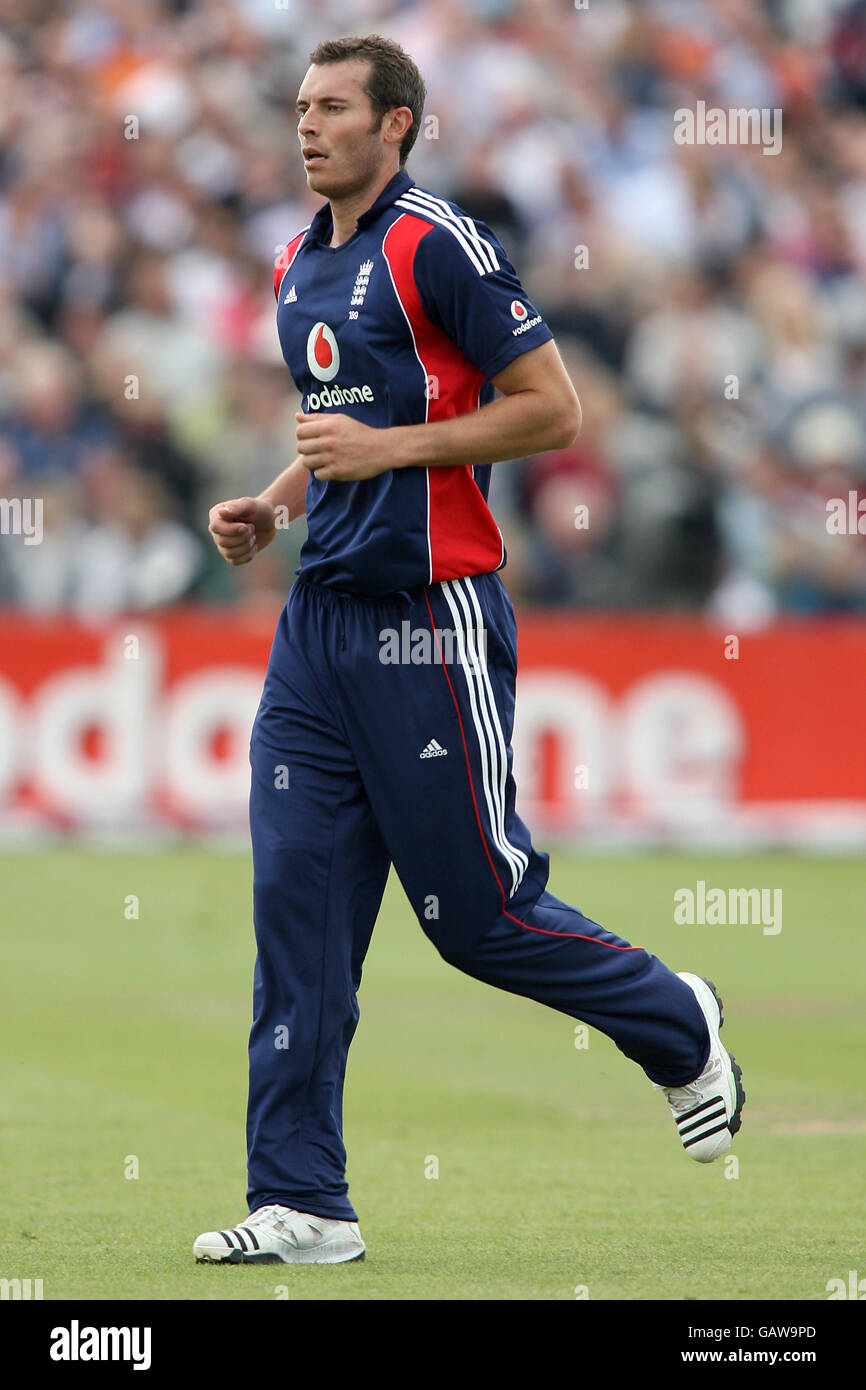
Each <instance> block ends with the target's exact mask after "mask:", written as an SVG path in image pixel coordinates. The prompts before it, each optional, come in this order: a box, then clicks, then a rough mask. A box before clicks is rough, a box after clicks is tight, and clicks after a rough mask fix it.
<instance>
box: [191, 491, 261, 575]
mask: <svg viewBox="0 0 866 1390" xmlns="http://www.w3.org/2000/svg"><path fill="white" fill-rule="evenodd" d="M208 530H209V531H210V533H211V535H212V536H213V539H214V545H215V546H216V548H217V550H218V551H219V553H220V555H221V556H222V557H223V559H224V560H225V561H226V562H227V564H229V565H248V564H249V562H250V560H251V559H252V558H253V556H254V555H255V554H256V553H257V552H258V551H259V550H264V548H265V546H266V545H270V543H271V541H272V540H273V539H274V536H275V535H276V534H277V528H276V525H275V524H274V508H273V506H272V505H271V503H270V502H265V501H264V500H263V499H262V498H261V497H235V498H234V499H233V500H232V501H231V502H217V504H216V506H215V507H211V509H210V522H209V525H208Z"/></svg>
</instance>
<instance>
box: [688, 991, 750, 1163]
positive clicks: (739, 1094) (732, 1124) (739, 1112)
mask: <svg viewBox="0 0 866 1390" xmlns="http://www.w3.org/2000/svg"><path fill="white" fill-rule="evenodd" d="M698 979H699V980H703V982H704V984H705V985H706V986H707V987H708V989H709V990H710V993H711V994H712V996H713V998H714V999H715V1001H716V1007H717V1008H718V1011H719V1032H720V1033H721V1031H722V1026H723V1024H724V1022H725V1014H724V1004H723V1003H722V996H721V995H720V994H719V991H718V990H717V989H716V987H715V985H714V984H713V982H712V980H708V979H707V977H706V975H699V976H698ZM725 1051H727V1048H726V1049H725ZM728 1057H729V1058H730V1060H731V1074H732V1076H733V1078H734V1091H735V1095H736V1102H737V1104H736V1107H735V1109H734V1113H733V1115H732V1116H731V1118H730V1120H729V1121H728V1129H729V1130H730V1132H731V1138H733V1136H734V1135H735V1134H736V1133H737V1131H738V1130H739V1128H740V1125H741V1124H742V1123H743V1106H744V1105H745V1103H746V1092H745V1090H744V1089H743V1071H742V1067H740V1066H738V1065H737V1060H736V1058H735V1057H733V1056H732V1055H731V1053H730V1052H728Z"/></svg>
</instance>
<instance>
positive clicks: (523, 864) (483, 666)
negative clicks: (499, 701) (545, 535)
mask: <svg viewBox="0 0 866 1390" xmlns="http://www.w3.org/2000/svg"><path fill="white" fill-rule="evenodd" d="M457 587H458V586H457V585H456V584H455V588H457ZM460 588H464V589H466V590H467V592H468V594H469V597H470V599H471V600H472V606H473V608H474V609H475V616H476V619H477V622H478V627H477V631H478V632H480V633H484V618H483V616H482V613H481V605H480V604H479V602H478V595H477V594H476V592H475V586H474V585H473V583H472V581H471V579H463V580H461V581H460ZM482 640H483V639H482ZM481 652H482V654H481V656H480V658H479V662H478V665H479V668H480V671H481V680H482V683H483V685H484V688H485V689H486V691H487V698H488V701H489V705H490V718H491V722H492V724H493V730H494V737H495V740H496V744H497V746H498V751H499V759H498V764H499V788H498V790H499V795H498V798H497V802H498V805H499V815H500V827H501V830H502V839H503V842H504V843H505V844H506V845H508V847H509V849H510V850H511V853H512V854H513V855H514V856H515V858H516V860H517V864H518V877H517V883H516V884H515V885H514V886H515V888H517V885H518V884H519V883H520V880H521V879H522V878H523V875H524V873H525V872H526V870H527V869H528V868H529V855H528V854H527V853H526V851H525V850H522V849H520V848H518V846H517V845H514V844H512V843H511V841H510V840H509V839H508V836H507V835H506V833H505V781H506V777H507V775H508V758H507V756H506V752H505V735H504V734H503V732H502V723H501V721H500V718H499V710H498V709H497V707H496V701H495V699H494V698H493V688H492V686H491V684H490V676H489V675H488V672H487V651H486V648H484V647H482V649H481Z"/></svg>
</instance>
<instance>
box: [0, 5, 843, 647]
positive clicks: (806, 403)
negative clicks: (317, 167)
mask: <svg viewBox="0 0 866 1390" xmlns="http://www.w3.org/2000/svg"><path fill="white" fill-rule="evenodd" d="M352 32H355V33H367V32H381V33H385V34H388V35H390V36H391V37H394V38H396V39H397V40H399V41H400V42H401V43H402V44H403V45H404V47H405V48H406V49H407V51H408V52H409V53H411V55H412V56H413V57H414V59H415V61H416V62H417V63H418V65H419V67H420V68H421V71H422V73H423V75H424V77H425V80H426V82H427V86H428V93H429V95H428V102H427V107H426V113H427V119H426V120H425V124H424V128H423V130H422V133H421V136H420V138H419V140H418V143H417V145H416V148H415V150H414V151H413V153H412V155H411V156H410V159H409V163H408V166H407V169H408V172H409V173H410V174H411V175H412V177H413V178H414V179H415V180H416V181H417V182H418V183H419V184H421V185H422V186H427V187H431V188H433V189H434V190H435V191H436V192H437V193H439V194H441V195H443V196H446V197H449V198H452V199H455V200H456V201H458V202H459V203H461V204H463V206H464V207H465V208H466V209H467V210H468V211H469V212H470V213H471V214H472V215H473V216H475V217H478V218H480V219H483V220H485V221H486V222H488V223H489V225H490V226H491V227H492V228H493V229H494V230H495V231H496V232H497V234H498V235H499V236H500V237H501V239H502V240H503V241H504V243H505V245H506V248H507V250H508V252H509V255H510V257H511V259H512V260H513V262H514V264H515V266H516V268H517V270H518V273H519V274H520V276H521V278H522V280H523V282H524V284H525V286H526V290H527V293H528V295H529V297H530V298H531V299H532V300H533V302H534V303H535V304H536V305H537V307H538V308H539V309H540V310H541V312H542V313H543V314H544V316H545V318H546V319H547V321H548V322H549V324H550V326H551V327H552V329H553V331H554V333H555V334H556V337H557V342H558V344H559V346H560V351H561V352H562V354H563V357H564V358H565V360H566V363H567V365H568V367H569V370H570V372H571V375H572V379H573V381H574V383H575V386H576V388H577V391H578V394H579V396H580V399H581V403H582V406H583V412H584V425H583V430H582V433H581V436H580V437H579V439H578V440H577V441H576V442H575V444H574V445H573V446H572V447H571V448H569V449H566V450H563V451H561V452H558V453H547V454H543V455H540V456H538V457H536V458H528V459H513V460H510V461H507V462H504V463H502V464H500V465H497V467H496V468H495V469H494V480H493V486H492V490H491V500H492V503H493V506H494V510H495V512H496V514H497V518H498V520H499V521H500V524H501V526H502V528H503V531H504V533H505V535H506V542H507V546H508V552H509V564H508V567H507V569H506V570H505V571H504V578H505V580H506V583H507V584H508V587H509V589H510V591H511V593H512V596H513V597H514V598H515V600H519V601H521V602H523V603H525V604H560V605H569V606H582V607H586V608H617V609H623V608H625V609H634V608H653V609H685V610H697V611H702V612H705V613H707V614H709V615H712V616H714V617H716V618H718V619H719V620H721V621H723V622H725V623H731V624H733V623H736V624H738V625H740V626H741V627H742V626H746V625H758V624H760V623H763V622H766V621H768V620H769V619H771V618H772V617H774V616H776V615H780V614H786V613H796V614H824V613H838V612H849V611H857V610H861V611H862V610H863V609H864V608H866V536H860V535H858V534H856V530H855V531H854V533H853V534H851V533H849V534H841V535H840V534H837V533H836V531H835V530H828V526H827V508H826V504H827V501H828V499H832V498H844V499H847V498H848V496H849V494H854V495H855V508H856V501H857V500H858V499H859V498H861V497H866V274H864V272H866V0H856V3H850V0H763V2H762V0H645V2H644V3H626V0H589V3H588V4H584V3H575V0H368V2H367V3H365V4H357V3H352V2H351V0H137V2H136V3H135V4H134V5H131V4H129V2H128V0H69V3H57V0H0V498H7V499H8V498H14V497H16V496H21V497H24V496H27V497H34V496H39V497H41V498H43V499H44V540H43V542H42V544H41V545H25V544H24V543H23V541H22V540H21V539H20V538H16V537H14V536H8V535H2V536H0V601H3V602H12V603H17V604H21V605H25V606H27V607H29V608H31V609H33V610H43V611H44V610H49V609H56V608H61V607H71V608H73V609H76V610H78V611H80V612H82V613H104V612H106V611H111V610H113V609H124V608H127V609H129V608H133V609H134V608H140V609H147V608H153V607H156V606H160V605H162V604H166V603H172V602H176V601H179V600H184V599H186V598H189V597H201V598H205V599H208V600H216V601H222V602H225V603H234V604H255V603H259V602H266V603H268V604H270V603H272V602H273V600H274V598H275V597H276V596H279V595H284V593H285V590H286V588H287V586H288V584H289V583H290V582H291V576H292V572H293V569H294V567H295V566H296V564H297V559H298V552H299V550H300V546H301V544H302V542H303V538H304V528H303V523H297V524H293V526H292V527H290V528H289V529H288V531H287V532H286V533H285V535H283V536H281V537H279V538H278V542H277V543H275V544H274V545H272V546H271V547H270V548H269V549H268V550H267V551H266V552H264V553H263V554H261V555H260V556H258V557H257V559H256V561H255V563H254V564H252V565H248V566H244V567H242V568H240V569H236V570H230V569H228V567H226V566H224V565H223V564H222V562H220V561H219V559H218V557H217V555H216V552H215V550H214V549H213V547H212V545H211V544H210V542H209V540H208V537H207V518H208V511H209V509H210V507H211V506H212V505H213V503H214V502H216V501H219V500H221V499H224V498H228V497H234V496H239V495H245V494H250V493H255V492H258V491H260V490H261V489H262V488H263V487H264V486H265V485H266V484H267V483H268V482H270V481H271V480H272V478H273V477H274V476H276V474H277V473H278V472H279V471H280V470H281V469H282V468H283V467H285V465H286V464H287V463H288V462H290V461H291V459H292V457H293V456H294V453H295V449H294V412H295V410H296V409H297V407H298V398H297V395H296V393H295V390H294V387H293V384H292V381H291V378H290V376H289V374H288V372H287V370H286V368H285V366H284V365H283V363H282V359H281V357H280V355H279V347H278V343H277V338H276V331H275V325H274V301H273V289H272V283H271V267H272V264H273V260H274V256H275V254H276V252H277V251H278V249H279V248H280V247H281V246H282V245H283V244H284V243H285V242H286V241H287V240H288V239H290V237H291V236H293V235H294V233H295V232H296V231H297V230H299V229H300V228H301V227H302V226H304V225H305V224H306V223H307V222H308V221H309V219H310V216H311V213H312V212H314V211H315V209H316V207H317V206H319V202H320V200H319V199H317V198H315V197H314V196H312V195H310V193H309V192H308V190H307V188H306V181H305V178H304V174H303V168H302V165H301V163H300V160H299V158H298V142H297V135H296V131H295V125H296V117H295V114H294V100H295V96H296V94H297V89H298V86H299V83H300V80H301V78H302V76H303V74H304V72H305V70H306V66H307V54H308V53H309V51H310V49H311V48H312V47H313V46H314V45H315V43H316V42H317V41H318V40H319V39H321V38H323V37H336V36H338V35H340V34H344V33H352ZM698 101H703V102H705V103H706V104H707V106H708V107H718V108H722V109H724V110H726V111H727V110H728V109H730V108H734V107H748V108H769V109H771V110H776V109H779V110H781V111H782V113H783V138H782V148H781V151H780V152H779V153H777V154H765V153H764V152H763V150H762V147H761V146H760V145H759V144H728V145H709V144H679V143H677V141H676V140H675V139H674V129H675V119H674V113H675V112H676V111H677V110H679V109H682V108H691V109H694V108H695V107H696V103H697V102H698ZM855 515H856V511H855ZM863 529H864V531H866V517H864V521H863Z"/></svg>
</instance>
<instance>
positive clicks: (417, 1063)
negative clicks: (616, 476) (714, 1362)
mask: <svg viewBox="0 0 866 1390" xmlns="http://www.w3.org/2000/svg"><path fill="white" fill-rule="evenodd" d="M0 873H2V899H0V901H2V908H0V919H2V936H3V957H4V969H3V976H4V978H3V1008H2V1020H0V1027H2V1056H3V1072H4V1076H3V1084H2V1173H3V1193H4V1201H3V1204H2V1205H3V1212H2V1221H0V1251H2V1254H0V1276H2V1277H6V1278H12V1277H18V1278H28V1277H29V1278H31V1279H37V1278H41V1279H42V1280H43V1288H44V1297H45V1298H46V1299H75V1298H97V1299H98V1298H121V1299H127V1298H129V1299H137V1298H158V1299H273V1298H275V1297H276V1296H278V1295H277V1292H276V1291H277V1290H278V1289H279V1288H280V1287H282V1288H283V1289H285V1288H288V1296H289V1297H290V1298H292V1299H326V1298H328V1299H330V1298H334V1299H496V1300H499V1299H574V1298H575V1297H576V1290H577V1289H579V1288H581V1287H585V1288H586V1290H587V1291H588V1296H589V1298H590V1299H731V1300H737V1299H748V1298H762V1299H778V1300H785V1299H795V1298H796V1299H799V1298H805V1299H818V1300H820V1299H826V1297H827V1293H826V1285H827V1281H828V1280H829V1279H832V1278H843V1279H846V1280H847V1278H848V1271H849V1270H852V1269H855V1270H857V1271H858V1272H859V1276H860V1277H864V1276H866V1216H864V1206H866V1204H864V1200H863V1199H864V1188H866V1183H864V1159H863V1154H864V1138H866V1086H864V1057H866V1016H864V1015H866V1010H864V997H866V941H864V935H863V923H862V914H863V901H864V897H866V893H864V888H866V869H864V866H863V864H862V863H859V862H856V861H853V860H840V859H829V858H828V859H815V860H806V859H803V858H797V857H794V856H787V855H773V856H770V855H766V856H759V857H754V858H734V857H718V858H712V857H707V856H702V857H700V858H691V857H685V856H676V855H671V854H659V855H650V856H635V857H628V858H615V859H614V858H611V859H587V860H583V859H575V858H570V857H567V856H565V855H561V854H559V855H555V856H554V857H553V859H552V872H551V887H552V889H553V891H554V892H556V893H557V894H558V896H560V897H564V898H566V899H568V900H569V901H571V902H574V903H576V904H577V905H578V906H579V907H580V908H581V909H582V910H583V911H585V912H586V913H587V914H588V915H590V916H593V917H595V918H596V919H597V920H600V921H602V922H603V923H604V924H605V925H606V926H609V927H610V928H611V929H613V930H615V931H618V932H620V933H621V934H622V935H624V936H626V937H628V938H629V939H630V940H631V941H633V942H635V943H638V944H641V945H645V946H646V947H647V948H648V949H650V950H652V951H654V952H655V953H656V954H657V955H660V956H661V957H662V959H664V960H665V961H666V962H667V963H668V964H669V965H670V966H671V967H672V968H673V969H679V970H681V969H689V970H694V971H697V972H699V973H701V974H706V975H709V976H710V977H711V978H712V979H714V980H715V981H716V983H717V985H718V987H719V989H720V992H721V994H722V996H723V998H724V1000H725V1006H726V1026H725V1033H724V1035H723V1036H724V1037H725V1039H726V1041H727V1043H728V1046H729V1047H730V1048H731V1050H732V1051H733V1052H734V1053H735V1055H736V1056H737V1059H738V1061H739V1062H740V1063H741V1065H742V1067H743V1072H744V1082H745V1087H746V1092H747V1097H748V1099H747V1104H746V1108H745V1112H744V1121H743V1128H742V1130H741V1132H740V1134H739V1135H738V1137H737V1139H736V1140H735V1143H734V1147H733V1149H732V1153H733V1154H735V1155H736V1157H737V1160H738V1165H739V1173H738V1176H736V1177H735V1176H733V1175H732V1171H731V1170H732V1165H731V1164H730V1163H729V1162H726V1161H725V1160H721V1161H719V1162H717V1163H715V1164H712V1165H709V1166H706V1167H704V1166H701V1165H699V1164H696V1163H692V1162H690V1161H689V1160H688V1159H687V1158H686V1156H685V1155H684V1153H683V1152H682V1150H681V1148H680V1145H679V1140H678V1138H677V1135H676V1131H675V1129H674V1126H673V1122H672V1121H671V1119H670V1117H669V1115H668V1110H667V1107H666V1105H665V1103H664V1099H663V1097H662V1096H661V1095H660V1094H658V1093H657V1092H654V1091H653V1090H652V1089H651V1087H650V1084H649V1082H648V1081H647V1079H646V1077H645V1076H644V1075H643V1073H642V1072H641V1071H639V1070H638V1069H637V1068H636V1067H635V1066H634V1065H633V1064H632V1063H630V1062H628V1061H627V1060H626V1059H625V1058H624V1057H623V1056H622V1055H621V1054H620V1053H619V1052H618V1051H617V1050H616V1048H615V1047H614V1046H613V1044H612V1043H610V1042H609V1041H608V1040H607V1039H606V1038H604V1037H603V1036H601V1035H600V1034H598V1033H596V1032H591V1033H590V1036H589V1046H588V1048H586V1049H577V1048H575V1045H574V1042H575V1038H574V1026H575V1025H574V1021H573V1020H571V1019H569V1018H567V1017H566V1016H564V1015H560V1014H556V1013H553V1012H552V1011H550V1010H547V1009H544V1008H542V1007H541V1006H540V1005H537V1004H533V1003H531V1002H529V1001H527V1000H522V999H518V998H515V997H512V996H510V995H506V994H503V993H500V992H498V991H496V990H493V989H491V988H489V987H487V986H484V985H481V984H479V983H477V982H475V981H473V980H470V979H468V978H466V977H465V976H462V975H460V974H458V973H457V972H456V971H455V970H454V969H452V968H451V967H449V966H447V965H445V964H444V962H442V961H441V960H440V959H439V957H438V956H437V955H436V953H435V951H434V950H433V948H432V947H431V946H430V945H429V944H428V942H427V941H426V939H425V938H424V936H423V935H422V933H421V931H420V929H419V927H418V926H417V924H416V922H415V921H414V918H413V917H412V915H411V912H410V911H409V908H408V906H407V904H406V902H405V899H404V898H403V895H402V892H401V891H400V889H399V885H397V884H396V882H392V883H391V885H390V886H389V890H388V896H387V899H386V904H385V907H384V909H383V912H382V915H381V918H380V921H379V924H378V926H377V929H376V932H375V934H374V937H373V945H372V947H371V950H370V954H369V957H368V961H367V967H366V971H365V977H364V982H363V985H362V988H361V995H360V1002H361V1024H360V1028H359V1030H358V1034H357V1037H356V1040H355V1043H354V1046H353V1049H352V1053H351V1056H350V1060H349V1071H348V1083H347V1088H346V1104H345V1137H346V1142H347V1146H348V1150H349V1179H350V1183H351V1194H352V1198H353V1201H354V1203H355V1206H356V1208H357V1210H358V1212H359V1215H360V1219H361V1230H362V1232H363V1235H364V1238H365V1240H366V1242H367V1247H368V1255H367V1259H366V1261H365V1262H364V1263H361V1264H356V1265H346V1266H338V1267H330V1268H329V1267H321V1268H317V1267H315V1266H308V1267H292V1266H265V1267H258V1268H256V1267H252V1266H242V1267H225V1268H216V1267H212V1266H198V1265H196V1264H195V1263H194V1261H193V1259H192V1254H191V1246H192V1241H193V1239H194V1238H195V1236H196V1235H197V1234H198V1232H199V1231H200V1230H203V1229H208V1228H212V1227H214V1226H216V1227H219V1226H225V1225H231V1224H234V1223H235V1222H237V1221H238V1220H240V1219H241V1218H242V1216H243V1215H244V1214H245V1211H246V1205H245V1202H244V1200H243V1196H244V1190H245V1167H244V1161H245V1155H244V1110H245V1101H246V1039H247V1030H248V1027H249V1018H250V987H251V976H252V965H253V941H252V928H251V922H250V868H249V860H248V858H247V857H246V856H245V855H240V854H234V855H233V854H218V853H214V852H206V851H203V850H198V849H195V848H183V849H177V850H167V851H166V850H160V851H154V852H146V853H140V854H98V853H94V852H91V851H89V850H87V849H85V848H82V847H69V848H64V849H60V850H56V851H55V850H52V851H46V852H43V851H39V852H33V853H24V854H6V855H4V856H2V858H0ZM698 878H704V879H706V880H707V882H708V884H711V885H714V884H717V885H725V886H727V885H742V886H752V885H762V886H771V887H780V888H782V890H783V893H784V919H783V929H782V931H781V932H780V933H779V935H777V936H769V935H763V934H762V931H761V928H760V927H759V926H737V927H734V926H727V927H700V926H695V927H687V926H676V925H675V924H674V922H673V908H672V904H673V894H674V890H675V889H676V888H678V887H682V886H692V887H694V885H695V882H696V880H697V879H698ZM130 894H135V895H137V897H138V899H139V904H140V907H139V911H140V915H139V918H138V920H134V919H133V920H128V919H127V918H126V917H125V915H124V902H125V899H126V898H127V896H128V895H130ZM133 1155H134V1156H135V1158H136V1159H137V1162H138V1174H139V1175H138V1177H137V1179H134V1178H127V1177H126V1176H125V1170H126V1169H127V1168H131V1167H132V1165H131V1162H130V1156H133ZM433 1155H435V1157H436V1158H437V1159H438V1169H439V1176H438V1178H436V1179H430V1178H427V1177H425V1164H426V1166H427V1167H428V1169H429V1168H432V1164H429V1163H428V1162H427V1160H428V1159H429V1158H430V1156H433Z"/></svg>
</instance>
